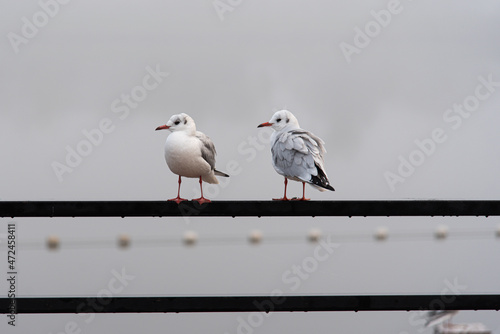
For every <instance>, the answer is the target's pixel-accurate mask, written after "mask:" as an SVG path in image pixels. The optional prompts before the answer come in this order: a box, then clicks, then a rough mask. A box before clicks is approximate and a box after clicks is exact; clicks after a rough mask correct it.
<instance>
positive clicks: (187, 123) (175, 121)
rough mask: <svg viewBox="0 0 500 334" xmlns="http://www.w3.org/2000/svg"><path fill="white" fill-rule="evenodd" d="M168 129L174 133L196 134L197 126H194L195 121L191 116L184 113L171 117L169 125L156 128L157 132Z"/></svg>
mask: <svg viewBox="0 0 500 334" xmlns="http://www.w3.org/2000/svg"><path fill="white" fill-rule="evenodd" d="M167 129H168V130H170V131H172V132H176V131H185V132H189V133H194V132H196V124H194V120H193V119H192V118H191V116H189V115H187V114H184V113H182V114H178V115H173V116H172V117H170V119H169V120H168V122H167V124H165V125H160V126H159V127H157V128H156V130H167Z"/></svg>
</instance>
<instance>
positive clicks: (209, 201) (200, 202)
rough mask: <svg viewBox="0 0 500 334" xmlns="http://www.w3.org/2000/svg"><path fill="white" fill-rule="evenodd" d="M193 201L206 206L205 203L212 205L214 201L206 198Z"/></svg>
mask: <svg viewBox="0 0 500 334" xmlns="http://www.w3.org/2000/svg"><path fill="white" fill-rule="evenodd" d="M193 201H196V202H198V204H200V205H201V204H205V203H211V202H212V201H211V200H209V199H208V198H205V197H200V198H193Z"/></svg>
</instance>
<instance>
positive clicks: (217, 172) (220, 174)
mask: <svg viewBox="0 0 500 334" xmlns="http://www.w3.org/2000/svg"><path fill="white" fill-rule="evenodd" d="M214 174H215V175H217V176H223V177H229V175H227V174H226V173H223V172H221V171H218V170H217V169H214Z"/></svg>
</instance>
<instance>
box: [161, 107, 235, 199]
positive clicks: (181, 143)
mask: <svg viewBox="0 0 500 334" xmlns="http://www.w3.org/2000/svg"><path fill="white" fill-rule="evenodd" d="M166 129H168V130H170V131H171V132H172V133H171V134H170V135H169V136H168V137H167V140H166V142H165V160H166V161H167V165H168V167H169V168H170V170H171V171H172V173H174V174H177V175H179V181H178V183H179V188H178V189H177V197H176V198H172V199H169V201H175V202H176V203H177V204H179V203H180V202H182V201H186V199H184V198H181V197H180V191H181V176H184V177H191V178H199V180H200V192H201V197H200V198H195V199H193V201H197V202H198V203H200V204H203V203H207V202H210V200H209V199H206V198H204V197H203V186H202V181H205V182H207V183H215V184H218V183H219V180H217V178H216V177H215V176H216V175H218V176H224V177H229V175H227V174H225V173H223V172H220V171H218V170H216V169H215V154H216V152H215V146H214V143H213V142H212V140H211V139H210V138H209V137H207V136H206V135H205V134H204V133H203V132H200V131H196V124H195V123H194V120H193V119H192V118H191V117H190V116H189V115H187V114H184V113H182V114H178V115H173V116H172V117H170V119H169V121H168V122H167V124H165V125H161V126H159V127H157V128H156V130H166Z"/></svg>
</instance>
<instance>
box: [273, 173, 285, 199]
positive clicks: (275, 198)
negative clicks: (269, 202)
mask: <svg viewBox="0 0 500 334" xmlns="http://www.w3.org/2000/svg"><path fill="white" fill-rule="evenodd" d="M287 185H288V179H287V178H286V177H285V194H284V195H283V198H273V201H288V198H287V197H286V186H287Z"/></svg>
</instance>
